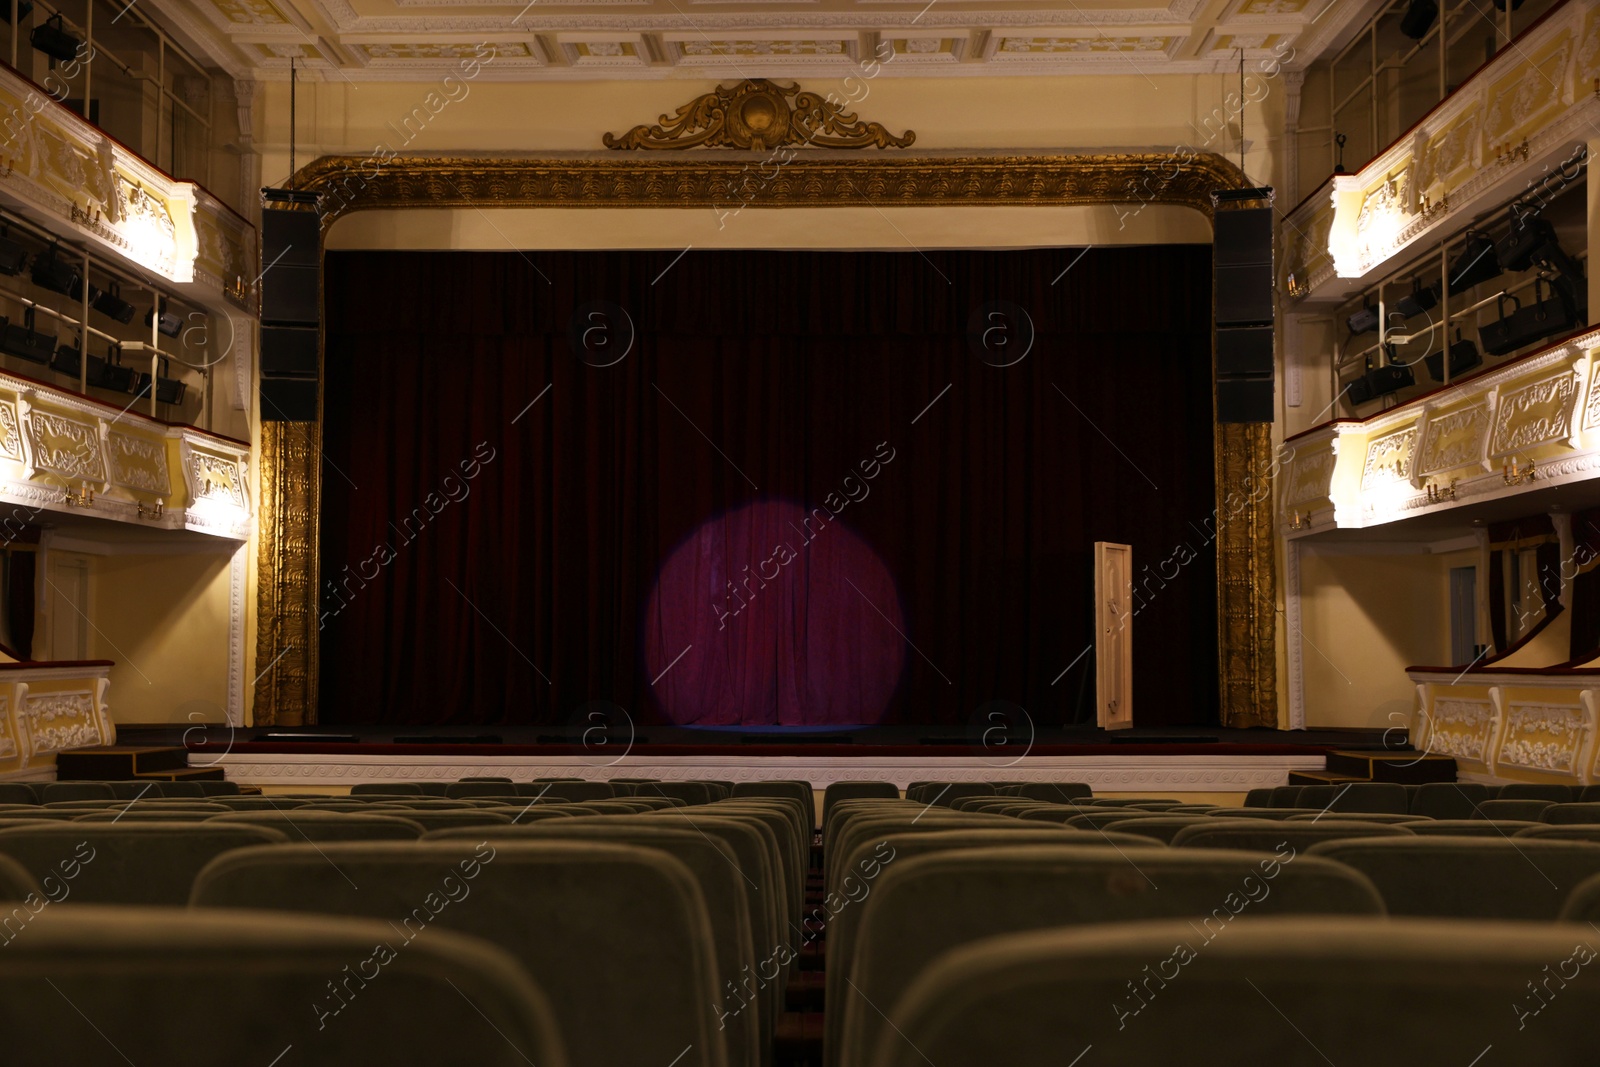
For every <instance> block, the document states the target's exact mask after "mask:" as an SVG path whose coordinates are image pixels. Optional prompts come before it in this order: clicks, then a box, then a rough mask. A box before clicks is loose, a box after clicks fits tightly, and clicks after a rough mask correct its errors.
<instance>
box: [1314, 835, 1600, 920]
mask: <svg viewBox="0 0 1600 1067" xmlns="http://www.w3.org/2000/svg"><path fill="white" fill-rule="evenodd" d="M1309 851H1310V853H1311V854H1312V855H1314V856H1320V857H1324V858H1327V859H1333V860H1337V861H1338V862H1340V863H1343V864H1346V865H1348V866H1350V867H1353V868H1355V869H1356V870H1359V871H1361V872H1362V873H1364V874H1366V875H1367V877H1369V878H1370V879H1372V882H1373V884H1375V885H1376V886H1377V887H1378V891H1379V892H1380V893H1382V894H1383V899H1384V903H1385V905H1386V906H1387V907H1388V909H1389V911H1390V913H1391V914H1394V915H1416V916H1430V917H1436V918H1471V919H1535V920H1548V919H1554V918H1555V917H1556V916H1557V915H1558V914H1560V912H1561V906H1562V904H1563V903H1564V902H1565V901H1566V898H1567V896H1568V894H1569V893H1571V892H1572V890H1573V889H1574V888H1576V887H1577V885H1578V884H1579V883H1580V882H1582V881H1583V880H1584V879H1586V878H1588V877H1589V876H1591V875H1593V874H1600V844H1591V843H1589V842H1585V841H1552V840H1547V839H1544V838H1536V837H1521V836H1519V837H1517V838H1515V839H1506V838H1486V837H1471V838H1468V837H1417V836H1414V835H1413V836H1411V837H1410V838H1407V839H1399V838H1395V839H1387V840H1374V839H1360V840H1348V841H1328V842H1324V843H1322V844H1318V845H1314V846H1312V847H1311V849H1310V850H1309Z"/></svg>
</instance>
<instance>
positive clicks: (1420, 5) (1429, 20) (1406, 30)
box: [1400, 0, 1439, 41]
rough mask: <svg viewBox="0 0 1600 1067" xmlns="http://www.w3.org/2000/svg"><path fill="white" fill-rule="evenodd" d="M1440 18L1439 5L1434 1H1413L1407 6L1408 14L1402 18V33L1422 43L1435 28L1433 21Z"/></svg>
mask: <svg viewBox="0 0 1600 1067" xmlns="http://www.w3.org/2000/svg"><path fill="white" fill-rule="evenodd" d="M1438 17H1439V5H1438V4H1437V3H1435V2H1434V0H1411V3H1409V4H1407V5H1406V13H1405V14H1404V15H1401V16H1400V32H1401V33H1403V34H1405V35H1406V36H1407V37H1409V38H1411V39H1412V40H1413V41H1420V40H1422V39H1423V38H1424V37H1426V36H1427V35H1428V31H1429V30H1430V29H1432V28H1433V20H1434V19H1436V18H1438Z"/></svg>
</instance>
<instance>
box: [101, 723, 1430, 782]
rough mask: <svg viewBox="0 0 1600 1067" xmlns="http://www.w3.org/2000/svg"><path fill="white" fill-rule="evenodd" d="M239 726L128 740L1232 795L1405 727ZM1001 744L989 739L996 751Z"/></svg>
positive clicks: (128, 736)
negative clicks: (1001, 730) (1066, 783)
mask: <svg viewBox="0 0 1600 1067" xmlns="http://www.w3.org/2000/svg"><path fill="white" fill-rule="evenodd" d="M584 734H585V731H583V730H574V729H568V730H557V729H555V728H552V727H495V726H487V727H482V728H479V729H476V730H472V731H463V730H462V729H460V728H432V729H429V728H418V727H403V728H399V729H395V728H371V727H364V728H359V729H354V730H352V729H348V728H336V727H306V728H296V729H285V728H276V729H274V728H250V727H240V728H236V729H235V728H229V727H227V726H224V725H220V724H207V725H199V724H195V725H190V726H184V725H181V724H172V725H148V726H134V725H126V726H122V727H119V729H118V731H117V735H118V742H119V743H120V744H168V745H177V744H182V745H185V746H187V747H188V748H189V750H190V756H189V762H190V765H191V766H195V767H202V766H218V767H221V768H222V769H223V770H224V771H225V772H226V774H227V776H228V778H229V779H231V780H234V781H237V782H240V783H241V784H246V785H259V786H263V787H269V788H277V789H281V788H285V787H295V786H304V787H307V788H319V789H320V788H325V787H329V786H334V787H337V786H351V785H355V784H357V783H359V782H372V781H384V780H393V781H454V780H456V779H458V778H464V777H481V776H504V777H509V778H512V779H515V780H518V781H527V780H530V779H533V778H545V777H573V778H586V779H595V780H603V779H607V778H612V777H636V778H659V779H663V780H672V779H685V778H691V779H692V778H713V779H722V780H729V781H757V780H762V779H804V780H807V781H809V782H811V783H812V785H813V786H814V787H816V788H818V789H822V788H825V787H826V786H827V785H828V784H830V783H832V782H841V781H862V780H877V781H890V782H894V783H895V784H896V785H898V786H900V787H901V788H904V787H905V786H906V785H908V784H909V783H911V782H913V781H919V780H939V781H1014V782H1021V781H1061V780H1071V781H1080V782H1085V783H1087V784H1089V785H1090V786H1091V787H1092V788H1094V789H1095V790H1096V791H1097V792H1119V793H1120V792H1201V793H1219V792H1221V793H1234V792H1244V791H1246V790H1250V789H1255V788H1259V787H1264V786H1275V785H1283V784H1284V783H1285V781H1286V780H1287V778H1288V775H1289V773H1290V772H1291V771H1302V770H1321V769H1322V768H1323V765H1324V754H1325V753H1326V752H1328V751H1329V750H1330V749H1336V748H1338V749H1349V748H1371V749H1378V748H1384V747H1388V748H1390V749H1396V748H1399V749H1404V748H1405V747H1406V745H1405V738H1404V736H1403V734H1401V733H1400V732H1398V731H1392V730H1391V731H1387V732H1386V731H1382V730H1295V731H1284V730H1262V729H1249V730H1228V729H1203V728H1167V729H1160V730H1156V729H1146V730H1141V729H1137V728H1136V729H1132V730H1123V731H1116V732H1107V731H1102V730H1097V729H1092V728H1071V729H1062V728H1039V729H1037V730H1033V731H1027V732H1023V733H1021V734H1020V735H1019V734H1016V733H1011V734H1008V735H1006V736H1000V735H996V734H993V733H990V735H989V736H988V737H987V738H985V731H984V730H982V729H977V728H972V729H968V730H965V731H962V730H952V729H948V728H947V729H945V730H944V731H943V732H941V731H940V730H939V729H938V728H934V727H927V726H895V727H870V728H863V729H856V730H848V731H839V730H829V731H827V732H816V731H811V732H778V731H773V730H764V731H751V730H748V729H747V730H737V729H733V730H715V731H712V730H703V729H685V728H682V727H671V726H641V727H639V728H638V729H637V730H629V729H627V728H626V727H625V726H624V727H623V728H620V729H618V728H612V729H600V728H591V729H590V731H589V732H588V736H587V738H586V737H585V736H584ZM986 741H987V743H986Z"/></svg>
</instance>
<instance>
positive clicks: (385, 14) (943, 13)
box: [154, 0, 1374, 80]
mask: <svg viewBox="0 0 1600 1067" xmlns="http://www.w3.org/2000/svg"><path fill="white" fill-rule="evenodd" d="M154 6H156V7H157V8H159V9H160V10H161V12H162V14H163V15H164V16H165V18H164V19H163V21H164V22H165V23H166V24H168V25H169V26H172V27H173V28H174V29H175V30H177V31H178V32H180V34H182V35H183V36H186V37H187V38H189V39H190V41H191V42H192V43H193V44H194V45H195V46H197V47H198V48H199V49H200V50H201V51H202V52H204V53H205V54H207V55H208V56H210V58H212V59H213V60H214V61H215V62H216V63H218V64H219V65H220V66H222V67H223V68H224V69H226V70H227V71H228V72H229V73H231V74H233V75H234V76H236V77H268V78H271V77H276V76H283V75H286V74H287V72H288V68H289V61H290V59H291V57H292V58H294V59H296V60H297V65H298V66H299V67H300V68H301V69H302V70H303V71H305V72H306V74H308V75H310V76H313V77H315V76H317V75H318V73H319V72H320V73H321V74H322V75H323V76H328V77H332V76H341V77H346V78H351V79H359V78H369V79H382V80H407V79H436V78H441V77H443V76H444V75H445V74H447V73H451V72H453V71H458V70H460V69H461V64H462V63H463V62H464V61H467V62H471V61H474V60H477V61H479V70H480V72H481V73H480V74H475V75H474V76H483V77H491V78H494V79H497V80H504V79H513V80H521V79H544V78H554V79H561V78H590V77H594V78H667V77H673V76H680V77H681V76H686V75H694V76H712V77H722V76H727V75H734V76H739V77H763V76H779V77H784V76H790V77H794V76H800V75H808V74H809V75H824V76H826V75H830V74H831V75H833V76H835V77H844V76H848V75H850V74H852V73H859V72H861V71H862V69H863V67H864V66H865V65H868V64H871V63H873V62H874V61H877V62H878V63H881V64H882V70H883V72H884V73H893V74H931V73H950V74H981V75H993V74H1006V73H1029V74H1061V73H1099V74H1114V73H1118V72H1123V73H1133V72H1138V73H1140V74H1143V75H1146V76H1149V75H1155V74H1169V73H1170V74H1198V73H1208V72H1215V71H1224V70H1233V69H1236V68H1237V66H1238V63H1239V52H1240V50H1241V49H1242V50H1243V51H1244V56H1245V60H1246V63H1247V65H1248V66H1249V69H1260V68H1261V65H1262V64H1264V63H1268V62H1270V61H1272V60H1273V59H1274V58H1277V59H1279V61H1280V62H1283V63H1284V65H1294V66H1300V65H1303V64H1304V63H1305V62H1307V61H1308V60H1309V59H1310V58H1311V56H1312V55H1315V54H1316V53H1318V52H1320V51H1321V50H1322V49H1324V48H1325V47H1327V45H1328V44H1329V43H1330V42H1331V41H1333V40H1334V39H1335V38H1337V37H1338V36H1339V35H1340V34H1341V32H1343V31H1345V30H1347V29H1348V28H1349V27H1350V26H1351V25H1352V24H1354V23H1357V22H1359V21H1361V20H1362V19H1363V18H1364V17H1365V16H1366V15H1367V14H1369V13H1370V12H1371V10H1372V9H1373V7H1374V4H1373V3H1371V2H1367V0H1170V2H1169V3H1168V4H1167V5H1166V6H1160V0H1077V2H1074V0H1066V2H1065V3H1064V4H1063V3H1060V2H1046V0H733V2H724V0H503V2H501V0H154ZM885 60H887V61H888V62H886V63H885V62H884V61H885ZM877 69H878V68H877V67H873V68H872V73H874V74H875V73H876V71H877ZM335 72H337V73H335Z"/></svg>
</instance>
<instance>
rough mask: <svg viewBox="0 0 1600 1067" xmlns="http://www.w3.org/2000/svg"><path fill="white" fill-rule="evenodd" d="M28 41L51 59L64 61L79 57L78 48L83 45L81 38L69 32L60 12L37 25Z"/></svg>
mask: <svg viewBox="0 0 1600 1067" xmlns="http://www.w3.org/2000/svg"><path fill="white" fill-rule="evenodd" d="M28 41H29V43H31V44H32V45H33V47H34V49H35V50H36V51H40V52H43V53H44V54H45V55H47V56H49V57H50V58H51V59H59V60H60V61H61V62H63V63H67V62H70V61H72V60H74V59H77V58H78V50H79V49H80V48H82V47H83V41H82V40H81V39H79V38H77V37H74V36H73V35H72V34H71V33H68V32H67V29H66V27H65V26H64V25H63V24H62V20H61V15H60V13H57V14H54V15H51V16H50V17H49V18H48V19H45V21H44V22H42V23H40V24H39V25H37V26H35V27H34V28H33V33H31V34H29V35H28Z"/></svg>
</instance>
